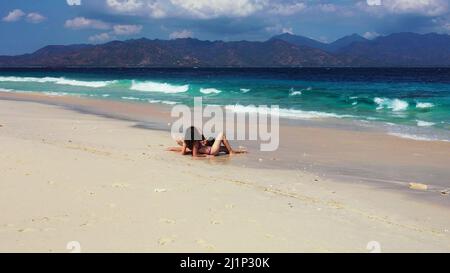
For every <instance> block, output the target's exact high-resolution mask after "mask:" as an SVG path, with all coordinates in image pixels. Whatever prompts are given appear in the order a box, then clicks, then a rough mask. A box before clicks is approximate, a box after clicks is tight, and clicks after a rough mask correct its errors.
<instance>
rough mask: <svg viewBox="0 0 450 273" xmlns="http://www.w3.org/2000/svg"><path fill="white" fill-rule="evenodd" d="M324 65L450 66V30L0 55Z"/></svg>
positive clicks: (20, 60)
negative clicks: (323, 40) (329, 39)
mask: <svg viewBox="0 0 450 273" xmlns="http://www.w3.org/2000/svg"><path fill="white" fill-rule="evenodd" d="M24 66H52V67H67V66H82V67H83V66H86V67H194V66H196V67H218V66H219V67H321V66H333V67H335V66H355V67H358V66H450V36H449V35H443V34H435V33H431V34H415V33H397V34H391V35H389V36H384V37H378V38H376V39H374V40H367V39H365V38H363V37H361V36H359V35H357V34H353V35H350V36H346V37H343V38H341V39H338V40H336V41H335V42H333V43H329V44H326V43H321V42H318V41H315V40H312V39H309V38H306V37H302V36H296V35H291V34H282V35H278V36H275V37H273V38H271V39H269V40H268V41H266V42H249V41H237V42H223V41H201V40H197V39H191V38H187V39H176V40H149V39H145V38H143V39H138V40H128V41H113V42H109V43H106V44H101V45H86V44H85V45H69V46H61V45H60V46H58V45H54V46H46V47H44V48H42V49H40V50H38V51H36V52H34V53H32V54H25V55H19V56H0V67H24Z"/></svg>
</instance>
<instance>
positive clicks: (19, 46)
mask: <svg viewBox="0 0 450 273" xmlns="http://www.w3.org/2000/svg"><path fill="white" fill-rule="evenodd" d="M0 18H1V19H0V37H2V39H0V55H13V54H22V53H29V52H33V51H35V50H37V49H39V48H40V47H42V46H45V45H48V44H74V43H104V42H108V41H111V40H116V39H118V40H126V39H132V38H140V37H147V38H151V39H153V38H159V39H174V38H185V37H194V38H199V39H207V40H228V41H229V40H258V41H261V40H266V39H268V38H270V37H271V36H273V35H276V34H280V33H283V32H289V33H294V34H298V35H304V36H307V37H311V38H314V39H317V40H321V41H325V42H331V41H334V40H336V39H337V38H340V37H342V36H344V35H348V34H352V33H358V34H361V35H364V36H365V37H367V38H371V39H372V38H374V37H377V36H378V35H387V34H390V33H393V32H401V31H412V32H418V33H427V32H438V33H450V4H449V1H448V0H341V1H329V0H328V1H326V0H9V1H2V2H1V4H0Z"/></svg>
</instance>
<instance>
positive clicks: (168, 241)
mask: <svg viewBox="0 0 450 273" xmlns="http://www.w3.org/2000/svg"><path fill="white" fill-rule="evenodd" d="M174 241H175V238H174V237H173V236H172V237H162V238H159V240H158V245H160V246H164V245H168V244H171V243H173V242H174Z"/></svg>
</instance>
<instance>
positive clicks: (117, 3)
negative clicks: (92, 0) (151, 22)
mask: <svg viewBox="0 0 450 273" xmlns="http://www.w3.org/2000/svg"><path fill="white" fill-rule="evenodd" d="M106 4H107V5H108V6H109V7H110V8H112V9H113V10H115V11H118V12H134V11H137V10H139V9H141V8H142V7H143V6H144V3H143V1H141V0H106Z"/></svg>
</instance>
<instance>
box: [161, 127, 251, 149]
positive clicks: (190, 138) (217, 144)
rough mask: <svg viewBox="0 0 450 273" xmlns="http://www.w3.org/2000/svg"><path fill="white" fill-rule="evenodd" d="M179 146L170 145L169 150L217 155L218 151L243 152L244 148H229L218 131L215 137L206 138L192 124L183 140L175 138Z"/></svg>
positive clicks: (228, 143) (223, 135) (224, 138)
mask: <svg viewBox="0 0 450 273" xmlns="http://www.w3.org/2000/svg"><path fill="white" fill-rule="evenodd" d="M176 141H177V143H178V145H180V147H170V148H168V150H169V151H174V152H181V154H182V155H187V154H192V156H193V157H205V156H208V155H209V156H218V155H219V154H220V153H226V154H231V155H233V154H243V153H247V151H246V150H244V149H240V150H234V149H233V148H231V145H230V142H228V140H227V138H226V136H225V134H224V133H220V134H219V135H218V136H217V138H215V139H206V138H205V136H204V135H203V134H200V132H199V131H198V130H197V128H195V127H194V126H191V127H189V128H188V129H187V130H186V133H185V138H184V140H181V139H177V140H176Z"/></svg>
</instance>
